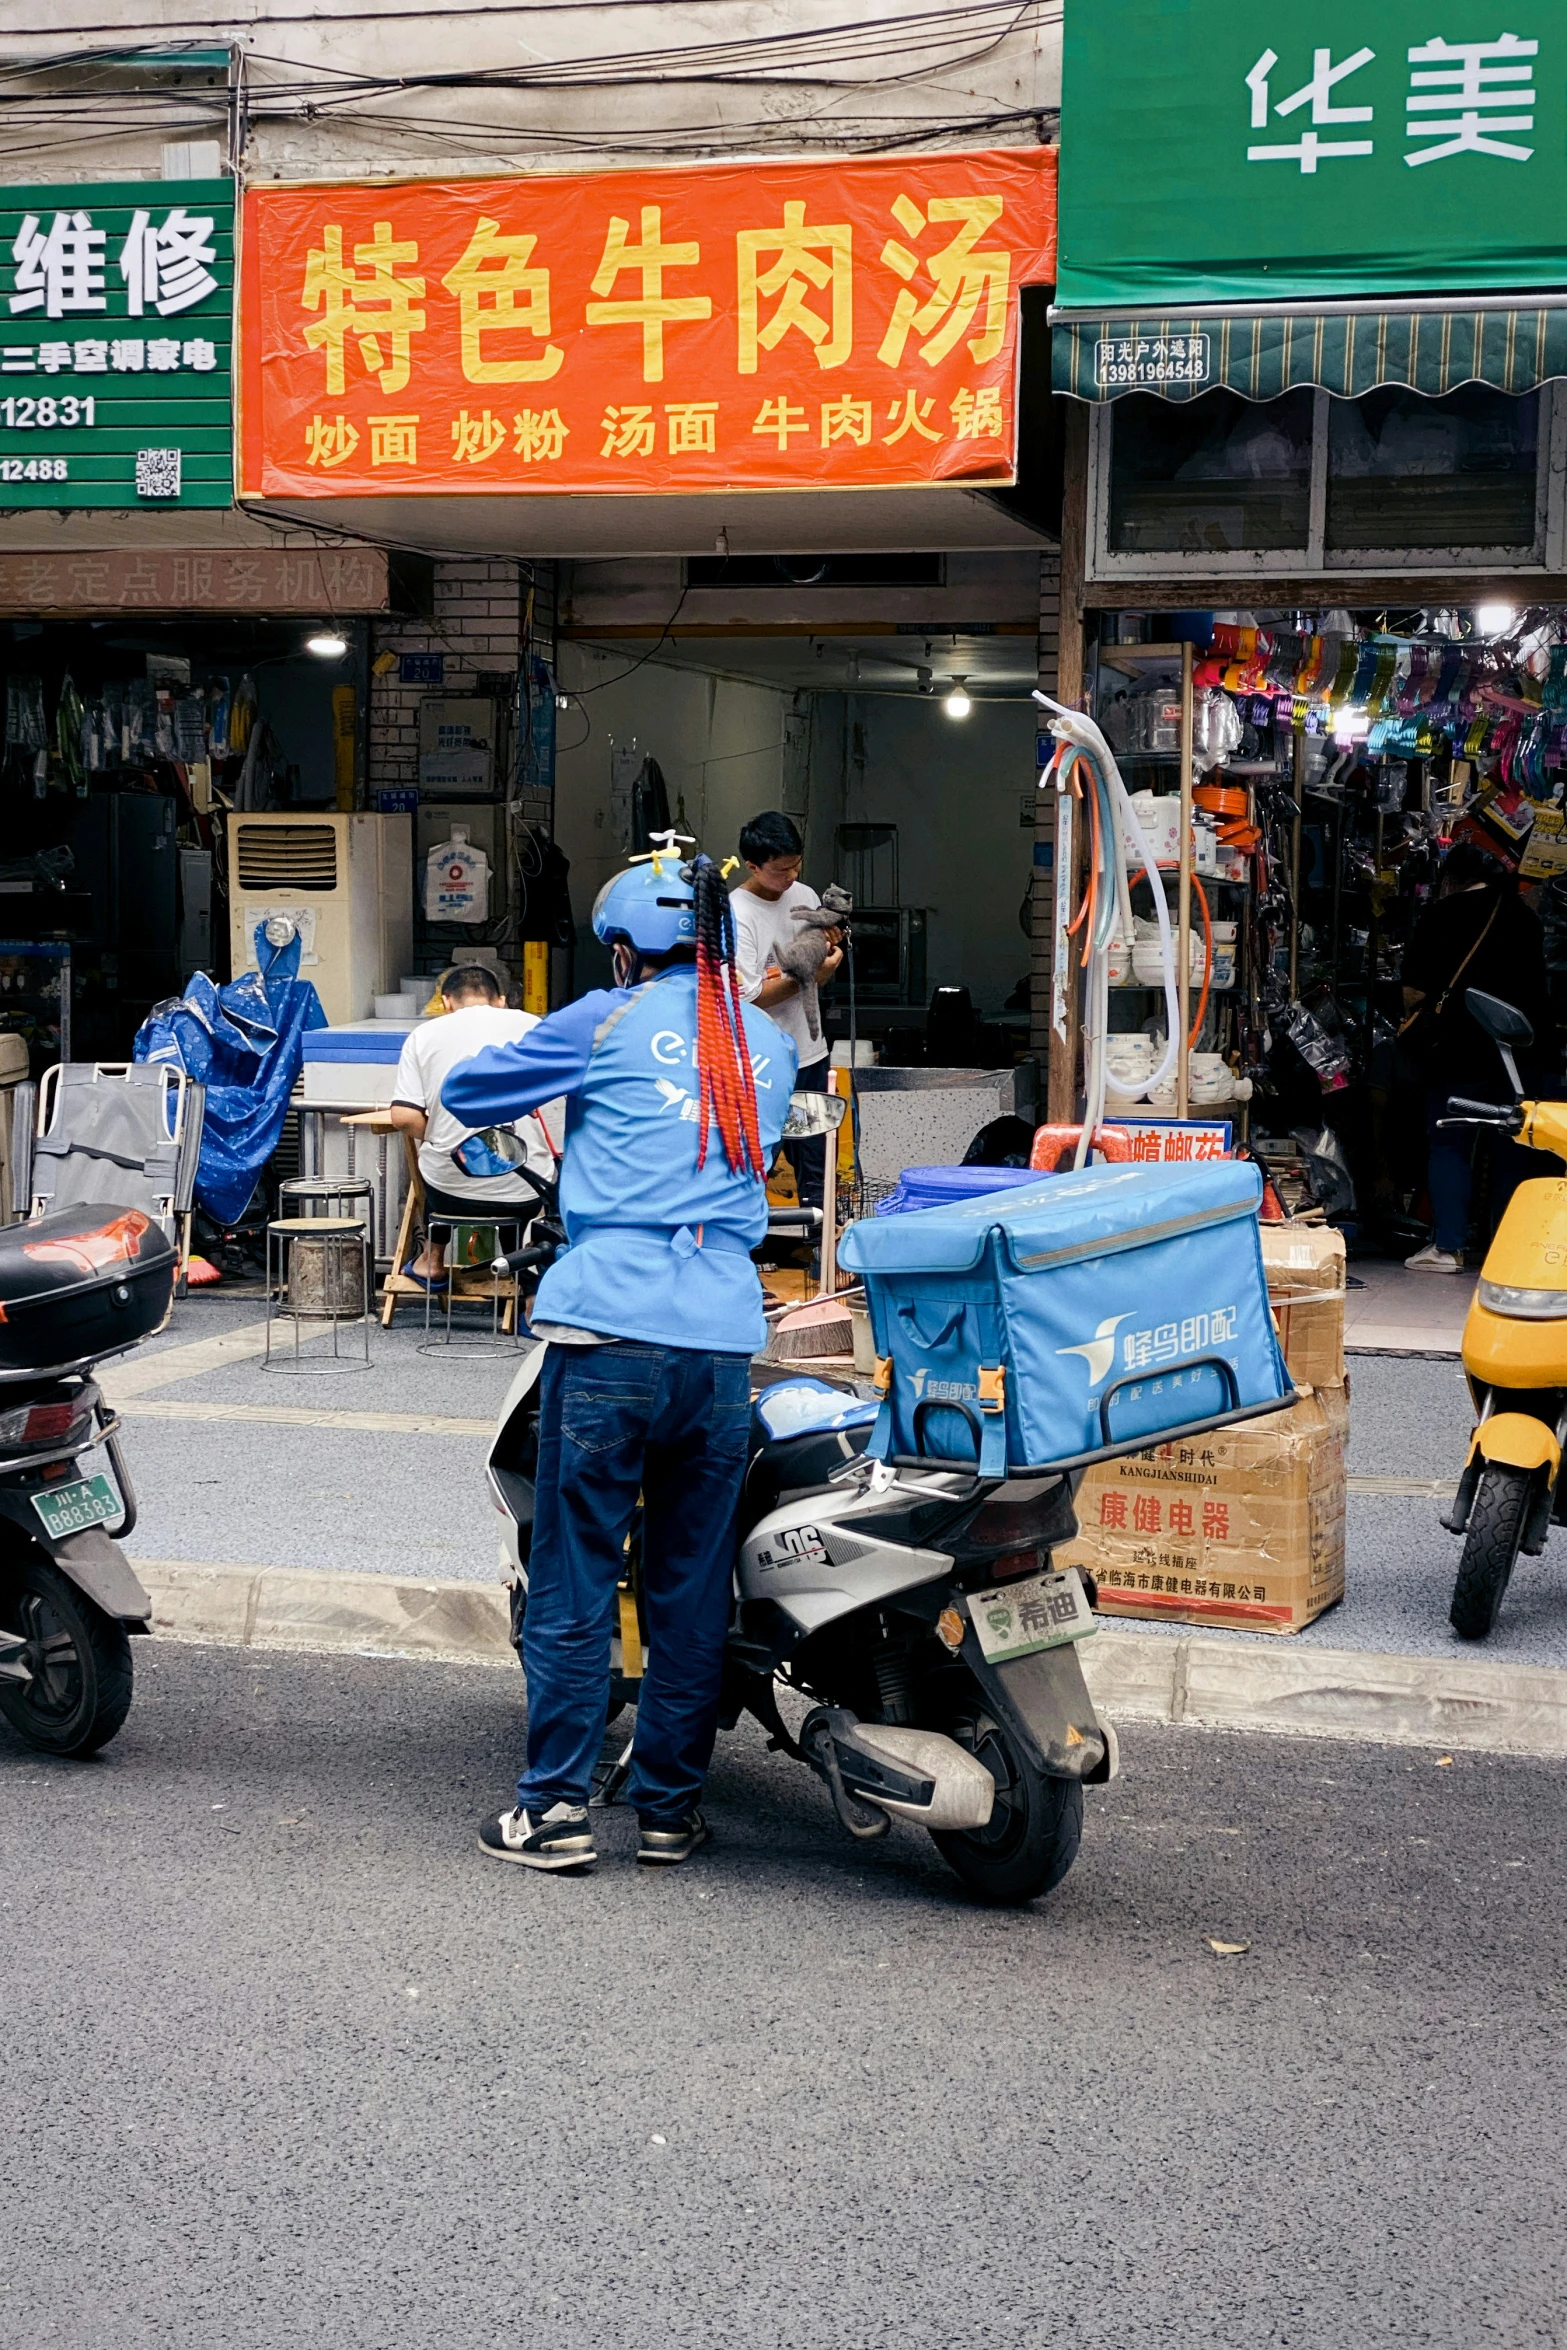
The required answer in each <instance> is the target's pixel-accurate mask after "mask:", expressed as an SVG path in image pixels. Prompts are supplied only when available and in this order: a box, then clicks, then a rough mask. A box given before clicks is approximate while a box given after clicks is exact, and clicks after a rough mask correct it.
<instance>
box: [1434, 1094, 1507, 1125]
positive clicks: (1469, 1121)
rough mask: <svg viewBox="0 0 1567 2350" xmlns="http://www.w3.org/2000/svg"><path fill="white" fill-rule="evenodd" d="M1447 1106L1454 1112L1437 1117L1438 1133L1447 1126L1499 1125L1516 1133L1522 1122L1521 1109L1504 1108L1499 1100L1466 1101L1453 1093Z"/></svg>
mask: <svg viewBox="0 0 1567 2350" xmlns="http://www.w3.org/2000/svg"><path fill="white" fill-rule="evenodd" d="M1448 1108H1449V1110H1450V1111H1452V1112H1453V1113H1455V1114H1454V1115H1453V1116H1450V1117H1447V1118H1438V1120H1437V1122H1436V1124H1437V1132H1438V1133H1440V1132H1441V1131H1442V1129H1443V1128H1444V1127H1447V1126H1500V1127H1502V1128H1504V1129H1505V1130H1506V1132H1507V1133H1509V1134H1516V1133H1517V1132H1518V1129H1519V1127H1520V1126H1522V1124H1523V1112H1522V1110H1520V1109H1517V1108H1513V1109H1504V1108H1503V1107H1502V1105H1501V1103H1500V1102H1471V1101H1466V1100H1465V1099H1464V1098H1463V1096H1462V1095H1458V1094H1455V1095H1454V1097H1453V1099H1452V1100H1451V1101H1450V1102H1449V1103H1448Z"/></svg>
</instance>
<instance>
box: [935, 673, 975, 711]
mask: <svg viewBox="0 0 1567 2350" xmlns="http://www.w3.org/2000/svg"><path fill="white" fill-rule="evenodd" d="M941 706H942V708H943V709H944V710H945V711H946V713H947V716H948V717H949V718H966V717H967V716H968V714H969V712H970V711H971V710H972V709H973V707H974V705H973V703H972V702H971V701H970V700H969V696H968V679H967V678H966V677H955V678H954V679H953V680H952V683H951V685H950V686H948V688H947V691H946V695H945V697H944V699H943V701H942V705H941Z"/></svg>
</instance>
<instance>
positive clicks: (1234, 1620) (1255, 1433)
mask: <svg viewBox="0 0 1567 2350" xmlns="http://www.w3.org/2000/svg"><path fill="white" fill-rule="evenodd" d="M1348 1424H1349V1396H1348V1391H1347V1389H1344V1388H1329V1389H1325V1390H1324V1391H1323V1392H1322V1393H1321V1394H1315V1393H1311V1394H1305V1395H1303V1396H1302V1397H1301V1399H1300V1400H1299V1401H1298V1402H1297V1403H1295V1404H1294V1405H1292V1406H1291V1407H1290V1408H1289V1409H1288V1410H1287V1411H1282V1412H1270V1413H1268V1414H1267V1415H1266V1416H1265V1417H1264V1418H1261V1419H1257V1420H1243V1421H1240V1422H1238V1423H1237V1425H1236V1426H1234V1427H1232V1428H1216V1429H1214V1430H1212V1431H1211V1433H1210V1434H1208V1435H1206V1436H1194V1437H1190V1438H1188V1439H1187V1441H1186V1442H1185V1443H1184V1444H1160V1445H1154V1446H1151V1447H1150V1448H1149V1450H1148V1451H1146V1452H1138V1453H1132V1454H1129V1455H1128V1456H1127V1457H1125V1458H1124V1459H1122V1460H1116V1461H1104V1462H1101V1463H1100V1464H1099V1466H1098V1467H1097V1468H1092V1469H1090V1470H1089V1472H1088V1474H1087V1476H1086V1477H1085V1478H1084V1479H1083V1484H1082V1490H1081V1491H1080V1492H1079V1494H1078V1497H1077V1515H1078V1523H1079V1525H1080V1526H1081V1528H1082V1531H1081V1533H1080V1534H1079V1535H1078V1537H1077V1539H1076V1541H1075V1542H1070V1543H1066V1544H1064V1545H1062V1546H1061V1547H1059V1548H1058V1549H1057V1551H1056V1553H1055V1563H1056V1565H1057V1566H1072V1567H1082V1568H1085V1569H1086V1570H1087V1572H1088V1573H1089V1574H1091V1575H1092V1576H1094V1578H1095V1580H1096V1581H1097V1583H1098V1585H1099V1608H1100V1612H1101V1614H1103V1615H1112V1616H1140V1617H1142V1618H1144V1619H1145V1620H1150V1619H1151V1620H1153V1621H1155V1622H1158V1623H1180V1624H1198V1625H1204V1624H1206V1625H1222V1626H1226V1627H1228V1628H1230V1629H1233V1630H1237V1631H1242V1632H1298V1631H1300V1630H1301V1629H1302V1627H1303V1626H1304V1625H1306V1624H1309V1623H1311V1622H1312V1620H1313V1619H1314V1618H1315V1617H1317V1616H1320V1615H1321V1613H1322V1611H1323V1609H1324V1608H1329V1607H1331V1606H1332V1605H1333V1603H1334V1601H1335V1600H1339V1599H1342V1598H1343V1596H1344V1439H1345V1435H1346V1433H1347V1430H1348Z"/></svg>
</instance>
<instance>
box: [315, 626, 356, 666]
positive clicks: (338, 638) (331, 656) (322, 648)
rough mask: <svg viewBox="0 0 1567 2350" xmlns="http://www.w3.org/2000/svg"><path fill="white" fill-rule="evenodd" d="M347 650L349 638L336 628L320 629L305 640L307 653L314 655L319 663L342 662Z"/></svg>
mask: <svg viewBox="0 0 1567 2350" xmlns="http://www.w3.org/2000/svg"><path fill="white" fill-rule="evenodd" d="M347 650H348V639H347V637H346V636H344V635H343V634H342V633H341V631H340V630H338V629H335V628H318V629H317V630H316V632H315V634H314V635H313V636H307V637H306V639H305V651H306V652H307V653H314V654H315V656H316V659H317V660H318V661H341V659H342V658H343V655H344V654H345V653H346V652H347Z"/></svg>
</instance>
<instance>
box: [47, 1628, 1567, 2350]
mask: <svg viewBox="0 0 1567 2350" xmlns="http://www.w3.org/2000/svg"><path fill="white" fill-rule="evenodd" d="M140 1663H141V1668H142V1669H141V1677H140V1683H139V1688H138V1696H137V1704H136V1708H135V1711H134V1712H133V1714H132V1716H131V1720H130V1723H129V1724H128V1726H127V1728H126V1730H125V1732H124V1733H123V1734H122V1736H121V1738H120V1740H119V1742H118V1743H117V1744H116V1745H115V1746H114V1747H112V1748H111V1749H110V1750H109V1752H108V1754H107V1755H106V1756H104V1757H102V1758H101V1759H100V1760H99V1761H98V1762H96V1763H93V1764H89V1765H77V1766H60V1765H49V1764H45V1763H42V1762H40V1761H39V1760H38V1759H37V1758H36V1757H34V1756H32V1755H30V1754H28V1753H27V1752H26V1751H25V1750H23V1749H21V1748H20V1747H19V1746H18V1745H17V1744H16V1743H15V1741H14V1740H12V1739H11V1737H10V1734H9V1732H7V1731H6V1730H5V1729H4V1728H3V1726H0V1950H3V1963H0V2083H3V2099H4V2116H5V2118H4V2125H3V2127H0V2341H3V2342H4V2343H5V2344H7V2345H10V2344H13V2343H14V2344H16V2345H17V2346H18V2350H21V2346H23V2345H25V2346H26V2350H100V2346H101V2345H102V2344H104V2343H112V2344H113V2345H114V2350H142V2346H143V2345H154V2344H156V2345H159V2346H160V2350H161V2346H163V2345H169V2346H171V2350H172V2346H175V2345H178V2350H208V2346H209V2345H211V2346H216V2345H223V2346H224V2350H228V2346H229V2345H243V2346H245V2350H300V2346H301V2345H314V2344H323V2345H331V2346H332V2350H361V2346H363V2350H404V2346H407V2350H476V2346H479V2345H488V2344H490V2343H493V2342H502V2341H504V2342H507V2343H512V2342H516V2343H521V2344H523V2345H526V2350H607V2346H611V2345H614V2346H620V2345H624V2346H626V2350H686V2346H687V2345H691V2346H693V2350H694V2346H695V2345H698V2344H701V2345H703V2346H704V2350H708V2346H720V2350H727V2346H728V2345H743V2346H744V2350H775V2346H776V2350H883V2346H886V2350H894V2346H896V2350H906V2346H907V2350H992V2346H994V2345H1007V2346H1011V2345H1016V2346H1017V2350H1025V2346H1026V2350H1043V2346H1045V2345H1053V2344H1055V2343H1057V2342H1062V2343H1072V2344H1083V2345H1087V2346H1089V2350H1153V2346H1156V2345H1160V2346H1162V2345H1171V2346H1174V2350H1198V2346H1201V2350H1207V2345H1210V2344H1215V2343H1218V2344H1234V2345H1237V2346H1240V2350H1257V2346H1260V2345H1273V2344H1285V2345H1289V2346H1290V2350H1318V2346H1319V2345H1320V2350H1348V2346H1351V2345H1352V2346H1354V2350H1365V2346H1366V2345H1380V2344H1395V2343H1396V2344H1398V2345H1399V2346H1400V2350H1410V2346H1414V2345H1426V2344H1440V2345H1443V2346H1444V2350H1445V2346H1447V2345H1452V2346H1453V2350H1460V2346H1461V2350H1475V2346H1476V2345H1482V2344H1483V2345H1504V2346H1506V2350H1513V2346H1515V2345H1533V2344H1540V2345H1551V2346H1552V2350H1558V2346H1559V2345H1560V2344H1561V2343H1562V2341H1563V2338H1564V2334H1563V2327H1564V2322H1567V2321H1564V2319H1563V2314H1562V2313H1563V2310H1564V2309H1567V2211H1564V2201H1567V2190H1564V2185H1563V2171H1562V2164H1561V2135H1560V2116H1561V2113H1562V2110H1563V2106H1564V2098H1567V2032H1564V2025H1567V1979H1564V1973H1563V1965H1562V1952H1563V1945H1564V1924H1567V1920H1564V1915H1563V1910H1564V1902H1563V1893H1562V1879H1561V1852H1562V1846H1563V1829H1564V1827H1567V1768H1564V1767H1563V1766H1561V1765H1534V1764H1528V1763H1523V1762H1512V1761H1505V1760H1498V1759H1494V1758H1481V1757H1477V1756H1472V1755H1463V1754H1460V1755H1459V1756H1457V1757H1456V1758H1455V1759H1454V1761H1453V1762H1452V1763H1451V1765H1450V1766H1449V1767H1446V1768H1443V1767H1441V1766H1440V1765H1439V1763H1438V1761H1437V1759H1436V1757H1435V1756H1433V1755H1430V1754H1427V1753H1414V1752H1406V1751H1397V1750H1380V1749H1372V1748H1365V1747H1359V1748H1351V1747H1339V1746H1331V1745H1327V1744H1319V1743H1315V1742H1312V1743H1306V1742H1299V1743H1297V1742H1294V1741H1291V1740H1285V1739H1272V1740H1265V1739H1243V1738H1233V1737H1219V1736H1212V1735H1204V1734H1202V1733H1199V1732H1186V1731H1171V1730H1146V1731H1144V1732H1142V1733H1140V1734H1139V1733H1135V1732H1134V1733H1132V1734H1131V1735H1129V1736H1128V1737H1127V1739H1126V1741H1125V1754H1126V1768H1125V1772H1124V1776H1123V1778H1122V1780H1121V1781H1120V1782H1119V1783H1118V1784H1117V1785H1116V1786H1114V1787H1112V1788H1110V1789H1108V1790H1104V1791H1096V1792H1094V1793H1093V1794H1092V1795H1091V1797H1090V1802H1089V1819H1088V1827H1087V1833H1086V1836H1085V1840H1084V1847H1083V1852H1082V1856H1081V1858H1080V1860H1079V1863H1078V1865H1077V1867H1076V1869H1075V1870H1074V1871H1073V1873H1072V1875H1071V1876H1070V1877H1069V1878H1068V1879H1067V1881H1066V1883H1065V1884H1064V1885H1063V1886H1062V1887H1061V1889H1060V1890H1059V1892H1058V1893H1056V1894H1055V1895H1054V1896H1053V1897H1051V1898H1050V1899H1049V1900H1048V1901H1046V1902H1044V1903H1041V1904H1039V1905H1038V1906H1037V1908H1036V1909H1034V1910H1032V1911H1029V1912H1025V1913H1021V1914H990V1913H987V1912H984V1911H980V1910H976V1909H974V1908H972V1907H970V1906H968V1905H967V1904H966V1902H965V1901H964V1899H963V1897H962V1896H961V1894H960V1892H959V1891H958V1888H957V1886H956V1882H955V1880H953V1879H951V1878H950V1877H949V1876H948V1875H947V1873H946V1871H945V1869H944V1868H943V1866H942V1864H941V1863H940V1861H939V1860H938V1859H937V1858H936V1856H935V1854H934V1852H933V1851H932V1849H931V1848H930V1847H929V1846H928V1845H927V1844H926V1843H925V1842H924V1840H923V1839H922V1838H921V1837H919V1836H918V1835H917V1834H916V1833H915V1832H914V1831H913V1830H909V1829H903V1828H895V1829H894V1831H893V1833H892V1835H891V1837H889V1838H888V1839H887V1841H886V1842H885V1843H883V1844H880V1845H878V1846H875V1847H874V1848H871V1849H870V1850H868V1851H867V1850H865V1849H862V1848H858V1847H855V1846H852V1845H850V1844H849V1843H848V1842H847V1840H846V1839H844V1838H843V1837H842V1836H841V1835H840V1833H839V1832H838V1830H837V1829H836V1828H835V1826H834V1825H833V1824H832V1823H831V1820H830V1818H829V1814H828V1809H827V1805H826V1801H825V1798H824V1797H823V1796H822V1795H821V1793H820V1791H819V1790H818V1789H817V1788H816V1787H815V1785H814V1783H813V1782H811V1781H810V1780H808V1779H807V1778H806V1777H805V1775H804V1774H803V1773H802V1772H801V1771H800V1770H799V1769H798V1768H797V1767H796V1766H794V1765H792V1764H790V1763H788V1762H786V1761H785V1760H783V1759H782V1758H779V1757H769V1756H767V1755H766V1754H765V1753H764V1752H763V1750H762V1748H761V1744H760V1741H759V1740H756V1739H751V1738H746V1737H743V1736H742V1737H739V1738H732V1739H730V1740H729V1741H728V1742H727V1744H726V1745H725V1747H724V1748H722V1749H721V1759H720V1762H719V1764H718V1766H717V1768H716V1770H715V1773H714V1777H713V1781H712V1784H711V1803H710V1810H711V1815H712V1817H713V1820H714V1824H715V1828H716V1831H717V1835H718V1838H719V1841H718V1843H717V1844H716V1845H715V1846H714V1848H713V1849H712V1850H711V1851H710V1852H708V1853H706V1854H704V1855H702V1856H701V1857H700V1858H699V1859H698V1860H697V1861H695V1862H693V1863H692V1864H691V1865H690V1866H689V1867H688V1868H686V1869H683V1870H681V1871H679V1872H676V1873H673V1874H671V1875H670V1876H667V1877H661V1878H654V1879H652V1880H649V1878H648V1877H647V1876H646V1875H645V1874H643V1873H642V1872H639V1871H638V1870H637V1869H636V1868H635V1867H634V1866H633V1864H632V1862H631V1860H630V1854H629V1846H630V1841H631V1827H632V1824H631V1822H630V1821H629V1820H628V1819H627V1818H626V1817H625V1816H624V1815H622V1814H619V1813H617V1814H614V1815H611V1817H610V1819H609V1820H608V1822H607V1825H606V1830H605V1834H604V1837H603V1839H602V1841H603V1842H604V1844H605V1845H606V1846H607V1847H608V1849H607V1852H606V1856H605V1857H604V1858H603V1859H602V1860H601V1861H600V1864H599V1869H598V1872H597V1874H596V1876H594V1877H593V1878H591V1879H589V1880H587V1881H573V1880H569V1879H565V1880H563V1879H558V1878H557V1879H548V1878H538V1877H535V1876H533V1875H531V1874H530V1873H527V1872H524V1871H521V1870H515V1869H502V1868H498V1867H496V1866H494V1865H493V1864H492V1863H490V1862H487V1861H485V1860H484V1859H482V1858H481V1856H480V1855H479V1853H478V1851H477V1850H476V1848H475V1845H474V1841H473V1839H474V1830H475V1825H476V1822H477V1820H478V1818H479V1816H480V1815H481V1813H482V1812H483V1811H484V1810H485V1809H486V1808H494V1807H495V1805H496V1803H497V1801H498V1799H499V1798H500V1797H502V1796H503V1795H504V1794H505V1793H506V1791H507V1785H508V1781H509V1778H510V1776H511V1774H512V1771H513V1768H514V1759H515V1748H516V1745H517V1735H518V1694H519V1691H518V1683H517V1681H516V1679H515V1678H514V1677H513V1676H512V1675H511V1674H509V1673H502V1672H498V1671H495V1672H486V1671H479V1670H469V1671H465V1670H460V1669H456V1668H446V1667H439V1666H411V1665H402V1664H396V1663H385V1662H376V1661H371V1660H359V1659H351V1660H346V1661H344V1660H326V1659H317V1658H297V1659H296V1658H289V1657H280V1656H277V1655H273V1656H270V1657H256V1656H254V1655H246V1656H240V1655H237V1654H232V1653H226V1652H222V1651H218V1650H200V1649H181V1648H174V1647H168V1646H163V1647H161V1648H157V1649H154V1648H153V1647H152V1646H151V1644H148V1646H147V1647H144V1648H143V1649H142V1650H141V1651H140ZM1208 1937H1213V1938H1215V1939H1218V1940H1221V1941H1230V1942H1240V1941H1246V1942H1249V1943H1250V1945H1251V1947H1250V1949H1249V1950H1248V1951H1247V1952H1246V1954H1245V1955H1243V1956H1237V1957H1218V1956H1215V1955H1214V1954H1213V1953H1212V1952H1211V1951H1210V1950H1209V1948H1208V1947H1207V1938H1208Z"/></svg>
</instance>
